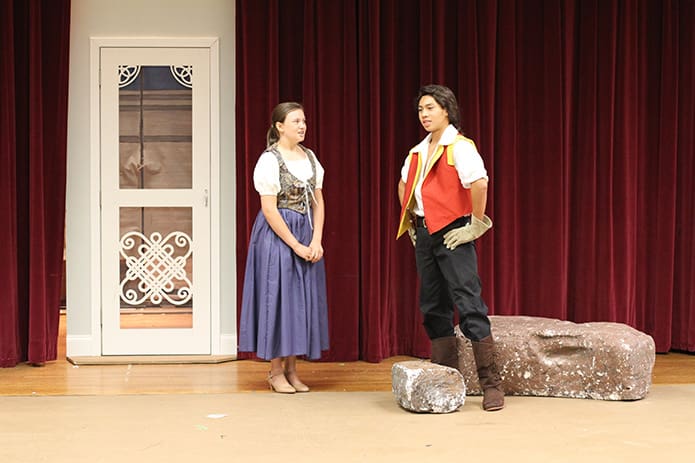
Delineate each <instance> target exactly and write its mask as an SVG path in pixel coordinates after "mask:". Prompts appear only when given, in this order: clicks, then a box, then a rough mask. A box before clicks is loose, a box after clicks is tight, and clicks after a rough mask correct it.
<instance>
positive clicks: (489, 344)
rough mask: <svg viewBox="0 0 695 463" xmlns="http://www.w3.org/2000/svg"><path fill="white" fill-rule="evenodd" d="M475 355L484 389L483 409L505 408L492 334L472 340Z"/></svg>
mask: <svg viewBox="0 0 695 463" xmlns="http://www.w3.org/2000/svg"><path fill="white" fill-rule="evenodd" d="M472 344H473V357H474V358H475V365H476V367H477V368H478V379H479V380H480V387H481V388H482V389H483V410H486V411H488V412H492V411H495V410H502V409H503V408H504V392H503V391H502V388H501V383H502V379H501V378H500V375H499V370H498V369H497V365H496V363H495V355H494V353H495V343H494V341H493V339H492V335H490V336H487V337H485V338H483V339H481V340H480V341H472Z"/></svg>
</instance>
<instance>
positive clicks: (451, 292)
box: [415, 217, 490, 341]
mask: <svg viewBox="0 0 695 463" xmlns="http://www.w3.org/2000/svg"><path fill="white" fill-rule="evenodd" d="M469 221H470V217H462V218H460V219H457V220H455V221H454V222H452V223H451V224H449V225H447V226H446V227H444V228H443V229H442V230H440V231H438V232H436V233H434V234H432V235H430V233H429V231H428V230H427V228H426V227H425V226H424V224H422V223H421V221H418V227H417V241H416V246H415V259H416V262H417V270H418V274H419V275H420V311H421V312H422V314H423V315H424V321H423V325H424V327H425V330H426V331H427V335H428V336H429V338H430V339H435V338H441V337H444V336H454V324H453V317H454V306H455V307H456V308H457V309H458V311H459V321H460V323H459V327H460V329H461V331H462V332H463V334H464V335H465V336H466V337H467V338H469V339H471V340H473V341H480V340H481V339H483V338H485V337H487V336H489V335H490V319H489V318H488V316H487V313H488V308H487V305H485V302H484V301H483V299H482V297H481V296H480V291H481V285H480V277H479V276H478V256H477V254H476V252H475V243H474V242H470V243H466V244H462V245H459V246H458V247H457V248H456V249H454V250H453V251H452V250H449V249H447V248H446V246H444V243H443V240H444V234H445V233H446V232H447V231H449V230H451V229H452V228H457V227H462V226H463V225H465V224H466V223H468V222H469Z"/></svg>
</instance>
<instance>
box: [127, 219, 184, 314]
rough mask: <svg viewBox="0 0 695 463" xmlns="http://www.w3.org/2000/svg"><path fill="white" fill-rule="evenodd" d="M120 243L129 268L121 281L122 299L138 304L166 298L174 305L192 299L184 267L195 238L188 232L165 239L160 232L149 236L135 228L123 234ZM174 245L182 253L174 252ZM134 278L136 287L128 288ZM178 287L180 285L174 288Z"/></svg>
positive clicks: (156, 301)
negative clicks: (135, 230)
mask: <svg viewBox="0 0 695 463" xmlns="http://www.w3.org/2000/svg"><path fill="white" fill-rule="evenodd" d="M170 241H171V242H170ZM138 242H140V244H139V245H138ZM120 243H121V249H120V253H121V256H123V258H124V259H125V263H126V267H127V270H126V275H125V278H124V279H123V280H122V281H121V299H122V300H123V301H124V302H126V303H128V304H130V305H138V304H141V303H143V302H144V301H146V300H148V299H149V300H150V301H151V302H152V303H153V304H159V303H161V302H162V300H166V301H167V302H169V303H170V304H173V305H182V304H185V303H186V302H188V301H189V300H190V299H191V297H192V295H193V290H192V286H193V284H192V283H191V280H189V279H188V275H186V268H185V267H186V261H187V259H188V257H190V255H191V253H192V252H193V249H192V240H191V238H190V237H189V236H188V235H187V234H185V233H183V232H178V231H176V232H171V233H169V234H168V235H167V236H166V238H164V239H162V234H161V233H159V232H154V233H152V234H151V235H150V237H149V238H147V237H146V236H145V235H143V234H142V233H140V232H134V231H133V232H128V233H126V234H125V235H123V237H122V238H121V242H120ZM136 245H137V246H136ZM175 246H176V247H178V248H179V249H180V252H179V254H182V255H178V256H175V255H174V251H175ZM128 251H131V252H130V253H129V252H128ZM131 254H134V255H131ZM135 281H137V285H136V288H137V290H136V289H134V288H132V287H129V288H126V285H128V283H129V282H135ZM177 286H180V287H179V288H178V289H176V290H175V288H176V287H177Z"/></svg>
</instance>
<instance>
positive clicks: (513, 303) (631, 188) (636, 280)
mask: <svg viewBox="0 0 695 463" xmlns="http://www.w3.org/2000/svg"><path fill="white" fill-rule="evenodd" d="M237 12H238V17H237V18H238V19H237V21H238V27H237V31H238V32H237V33H238V44H239V50H238V55H237V56H238V61H237V101H238V102H239V106H238V108H237V137H238V138H237V147H238V153H237V169H238V175H237V179H238V184H237V196H238V199H239V201H238V205H239V208H238V211H237V218H238V227H239V233H238V237H239V240H238V251H239V252H238V256H237V258H238V264H239V266H238V268H239V269H240V272H239V273H240V278H239V281H242V280H241V279H242V278H243V270H242V269H243V268H244V263H245V258H246V246H247V244H248V235H249V233H250V228H251V224H252V221H253V217H254V216H255V214H256V212H257V211H258V197H257V196H258V195H257V194H256V193H255V191H254V190H253V185H252V184H251V182H250V178H251V177H250V174H251V172H252V170H253V167H254V165H255V161H256V159H257V157H258V155H259V154H260V152H261V151H262V149H263V147H264V137H265V130H266V129H267V126H268V121H267V119H268V115H269V112H270V110H271V109H272V107H273V106H274V105H275V104H276V103H278V102H279V101H284V100H298V101H301V102H303V103H304V104H305V105H306V108H307V117H308V121H309V134H308V137H307V145H308V146H311V147H312V148H314V149H315V150H316V152H317V154H318V156H319V158H320V159H321V161H322V163H323V164H324V166H325V167H326V183H325V185H324V195H325V197H326V206H327V217H326V230H325V233H324V237H325V238H324V247H325V249H326V254H325V255H326V265H327V270H328V275H327V276H328V294H329V309H330V317H331V318H330V329H331V337H332V342H331V350H330V352H329V353H328V355H327V356H326V357H325V358H326V359H328V360H355V359H364V360H368V361H379V360H381V359H383V358H385V357H389V356H392V355H397V354H407V355H415V356H421V357H425V356H427V355H429V342H428V341H427V339H426V337H425V334H424V330H423V329H422V328H421V320H420V314H419V311H418V290H417V275H416V270H415V263H414V255H413V250H412V246H411V245H410V243H409V242H408V240H407V239H402V240H400V241H395V239H394V236H395V229H396V222H397V220H398V212H399V206H398V201H397V196H396V183H397V181H398V178H399V174H400V167H401V164H402V162H403V159H404V157H405V155H406V154H407V152H408V149H409V148H410V147H411V146H413V145H414V144H416V143H417V142H418V141H419V140H420V139H421V138H422V137H423V136H424V135H425V134H424V132H423V131H422V129H421V128H420V126H419V124H418V122H417V116H416V113H415V110H414V102H413V97H414V94H415V93H416V91H417V89H418V87H419V86H420V85H423V84H426V83H431V82H437V83H442V84H444V85H447V86H449V87H451V88H452V90H454V92H455V93H456V95H457V96H458V98H459V103H460V106H461V111H462V122H463V130H464V133H465V134H466V135H467V136H469V137H470V138H472V139H473V140H474V141H475V142H476V144H477V146H478V149H479V151H480V153H481V154H482V156H483V159H484V160H485V163H486V166H487V167H488V171H489V173H490V179H491V182H490V196H489V201H488V207H489V209H488V212H489V214H490V216H491V217H492V219H493V222H494V224H495V225H494V228H493V229H492V231H491V232H489V233H488V234H487V235H486V236H485V237H483V238H482V239H481V240H480V241H479V243H478V252H479V264H480V274H481V279H482V283H483V296H484V298H485V299H486V301H487V303H488V305H489V307H490V310H491V313H493V314H502V315H531V316H544V317H553V318H560V319H564V320H571V321H575V322H588V321H614V322H621V323H626V324H628V325H631V326H633V327H635V328H637V329H639V330H642V331H644V332H646V333H648V334H650V335H651V336H653V337H654V339H655V342H656V347H657V351H659V352H665V351H668V350H670V349H679V350H685V351H690V352H693V351H695V296H693V291H692V287H693V285H694V284H695V274H694V273H693V268H694V267H695V265H694V264H695V248H694V247H693V244H692V241H693V240H692V238H691V237H692V236H693V234H694V233H695V224H694V221H693V218H692V216H693V214H692V210H693V206H695V187H694V185H693V181H692V179H693V178H695V177H694V175H693V174H695V166H694V164H695V161H693V157H694V156H695V144H694V142H693V137H694V136H693V133H695V115H694V114H693V111H694V110H693V108H695V78H694V77H695V55H693V53H692V50H693V49H695V43H694V41H695V38H694V33H693V31H692V29H693V28H692V24H695V6H694V5H693V2H689V1H678V0H670V1H656V0H638V1H620V0H582V1H567V2H556V1H551V0H524V1H523V2H519V1H513V0H486V1H482V0H477V1H475V0H465V1H457V0H439V1H432V2H424V1H417V0H400V1H396V0H381V1H369V0H341V1H332V2H328V1H321V0H291V1H277V0H271V1H268V2H255V1H251V0H237ZM239 293H241V285H239Z"/></svg>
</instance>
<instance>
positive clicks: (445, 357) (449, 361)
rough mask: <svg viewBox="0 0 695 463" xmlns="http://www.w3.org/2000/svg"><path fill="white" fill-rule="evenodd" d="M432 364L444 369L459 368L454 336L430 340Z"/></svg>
mask: <svg viewBox="0 0 695 463" xmlns="http://www.w3.org/2000/svg"><path fill="white" fill-rule="evenodd" d="M430 361H431V362H432V363H437V364H439V365H444V366H445V367H451V368H456V369H457V370H458V368H459V354H458V343H457V342H456V336H445V337H443V338H435V339H433V340H432V358H431V359H430Z"/></svg>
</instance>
